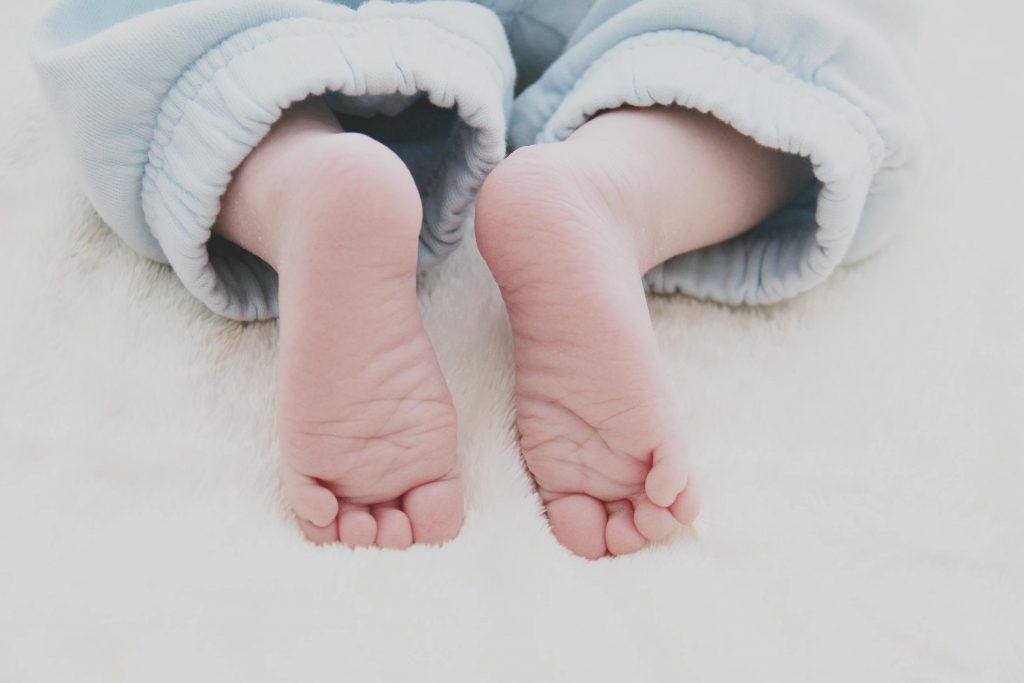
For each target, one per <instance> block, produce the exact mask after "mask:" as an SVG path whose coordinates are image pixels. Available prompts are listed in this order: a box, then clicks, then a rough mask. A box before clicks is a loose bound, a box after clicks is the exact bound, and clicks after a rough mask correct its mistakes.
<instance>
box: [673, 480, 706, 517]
mask: <svg viewBox="0 0 1024 683" xmlns="http://www.w3.org/2000/svg"><path fill="white" fill-rule="evenodd" d="M669 509H670V510H671V511H672V516H673V517H675V518H676V520H677V521H678V522H679V523H680V524H692V523H693V520H695V519H697V515H698V514H699V513H700V495H699V494H698V493H697V486H696V485H695V484H694V482H693V480H692V479H691V480H690V483H689V485H688V486H687V487H686V489H685V490H684V491H683V492H682V493H680V494H679V496H678V497H676V499H675V501H673V502H672V507H670V508H669Z"/></svg>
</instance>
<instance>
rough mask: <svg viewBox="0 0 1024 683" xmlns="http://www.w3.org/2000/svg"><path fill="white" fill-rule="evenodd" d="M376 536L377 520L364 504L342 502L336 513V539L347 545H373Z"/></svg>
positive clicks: (355, 546)
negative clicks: (337, 513) (338, 512)
mask: <svg viewBox="0 0 1024 683" xmlns="http://www.w3.org/2000/svg"><path fill="white" fill-rule="evenodd" d="M376 538H377V521H376V520H375V519H374V518H373V515H371V514H370V511H369V509H368V508H367V507H366V506H365V505H352V504H350V503H342V505H341V514H340V515H338V539H339V540H340V541H341V542H342V543H344V544H345V545H347V546H351V547H353V548H358V547H361V546H369V545H373V542H374V541H375V540H376Z"/></svg>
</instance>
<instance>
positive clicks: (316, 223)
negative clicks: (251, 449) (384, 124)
mask: <svg viewBox="0 0 1024 683" xmlns="http://www.w3.org/2000/svg"><path fill="white" fill-rule="evenodd" d="M315 142H316V144H315V145H313V144H310V145H309V146H308V148H307V149H305V150H303V149H302V145H303V141H295V142H294V143H293V146H292V150H291V151H292V152H293V153H294V154H295V155H296V159H302V161H301V163H300V164H298V166H297V167H296V168H294V169H293V172H292V173H290V174H288V176H287V177H286V178H284V179H283V182H285V183H288V184H289V186H290V187H289V189H288V190H287V191H286V192H284V193H283V195H282V196H285V197H287V199H286V200H285V204H286V205H283V206H282V207H281V208H282V216H288V217H289V223H290V226H291V230H292V234H291V235H290V236H289V238H288V239H287V240H285V241H284V242H283V244H282V248H281V252H280V257H279V260H280V275H281V287H280V298H281V320H280V381H279V387H278V397H279V398H278V405H279V414H278V425H279V431H280V440H281V451H282V477H283V483H284V490H285V493H286V496H287V498H288V500H289V501H290V502H291V504H292V506H293V508H294V509H295V512H296V514H297V515H298V517H299V520H300V523H301V525H302V528H303V530H304V531H305V533H306V536H308V537H309V538H310V539H311V540H314V541H317V542H321V543H324V542H331V541H341V542H342V543H345V544H347V545H350V546H368V545H378V546H381V547H385V548H405V547H408V546H409V545H411V544H412V543H442V542H444V541H447V540H449V539H451V538H454V537H455V535H456V534H457V533H458V531H459V528H460V527H461V525H462V515H463V509H462V506H463V499H462V488H461V485H460V482H459V478H458V472H457V469H456V419H455V411H454V408H453V406H452V401H451V396H450V395H449V393H448V388H447V386H446V384H445V382H444V379H443V378H442V376H441V371H440V367H439V366H438V363H437V358H436V357H435V355H434V351H433V348H432V347H431V344H430V341H429V339H428V338H427V335H426V333H425V331H424V329H423V325H422V322H421V320H420V315H419V310H418V307H417V300H416V258H417V244H418V240H417V235H418V234H419V229H420V221H421V209H420V197H419V193H418V191H417V190H416V186H415V184H414V183H413V180H412V177H411V176H410V174H409V171H408V170H407V169H406V167H405V165H404V164H403V163H402V161H401V160H400V159H398V158H397V157H396V156H394V154H392V153H391V152H390V151H389V150H388V149H387V148H386V147H384V146H383V145H380V144H379V143H377V142H375V141H373V140H371V139H370V138H367V137H364V136H361V135H357V134H348V133H345V134H339V135H334V136H330V137H329V138H327V139H317V140H315Z"/></svg>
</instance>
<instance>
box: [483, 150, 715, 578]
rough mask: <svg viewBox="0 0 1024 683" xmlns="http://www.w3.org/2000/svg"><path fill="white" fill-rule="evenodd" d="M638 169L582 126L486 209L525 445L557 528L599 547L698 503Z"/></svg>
mask: <svg viewBox="0 0 1024 683" xmlns="http://www.w3.org/2000/svg"><path fill="white" fill-rule="evenodd" d="M633 182H643V181H642V179H636V178H635V177H631V176H630V174H627V173H626V172H625V170H624V169H623V168H621V167H616V166H615V164H614V163H609V159H608V158H607V157H602V156H600V155H592V154H590V153H589V150H587V149H584V148H582V147H579V148H578V147H577V146H575V145H574V144H573V142H572V141H571V140H570V141H569V142H564V143H558V144H552V145H538V146H533V147H526V148H522V149H520V150H517V151H516V152H515V153H513V154H512V155H511V156H510V157H509V158H508V159H507V160H506V161H505V162H503V163H502V164H501V165H500V166H499V167H498V168H497V169H496V170H495V171H494V172H493V173H492V174H491V176H490V177H489V178H488V180H487V181H486V183H485V185H484V188H483V191H482V193H481V197H480V201H479V203H478V209H477V241H478V245H479V247H480V251H481V253H482V254H483V256H484V258H485V259H486V261H487V263H488V265H489V266H490V268H491V271H492V272H493V274H494V277H495V279H496V280H497V281H498V284H499V286H500V287H501V291H502V296H503V297H504V299H505V302H506V305H507V307H508V313H509V318H510V321H511V325H512V332H513V337H514V344H515V363H516V406H517V412H518V426H519V432H520V436H521V444H522V449H523V456H524V459H525V461H526V465H527V467H528V468H529V470H530V472H531V473H532V474H533V477H534V479H535V480H536V483H537V487H538V489H539V492H540V496H541V498H542V500H543V501H544V503H545V505H546V507H547V515H548V521H549V522H550V525H551V529H552V531H553V532H554V534H555V536H556V538H557V539H558V540H559V541H560V542H561V543H562V544H563V545H565V546H566V547H567V548H568V549H569V550H571V551H572V552H574V553H576V554H578V555H581V556H583V557H587V558H597V557H601V556H603V555H606V554H609V553H610V554H612V555H622V554H626V553H632V552H635V551H637V550H639V549H641V548H642V547H644V546H645V545H646V544H647V543H648V542H650V541H655V540H659V539H661V538H663V537H665V536H666V535H668V534H669V533H670V532H671V531H672V530H673V529H674V528H676V527H677V525H678V524H680V523H681V524H688V523H690V522H692V521H693V519H694V518H695V517H696V515H697V508H698V502H697V496H696V491H695V487H694V486H693V483H692V481H691V479H690V474H689V468H688V464H687V455H686V445H685V441H684V438H683V434H682V430H681V428H680V425H679V417H678V412H677V411H676V409H675V407H674V404H673V398H672V392H671V390H670V387H669V386H668V384H667V380H666V378H665V376H664V373H663V372H662V371H661V369H660V368H659V363H658V349H657V346H656V341H655V338H654V333H653V330H652V328H651V322H650V318H649V315H648V310H647V304H646V299H645V296H644V291H643V287H642V284H641V266H640V264H639V261H638V257H637V253H636V249H635V247H634V240H633V235H634V233H635V232H636V231H637V230H643V228H644V226H643V225H642V224H640V221H641V220H642V218H641V217H640V216H637V215H636V212H635V211H633V210H632V208H631V207H632V206H633V205H634V204H635V202H633V201H627V199H628V198H629V197H630V196H631V195H633V194H634V193H635V191H636V188H634V187H632V185H631V183H633Z"/></svg>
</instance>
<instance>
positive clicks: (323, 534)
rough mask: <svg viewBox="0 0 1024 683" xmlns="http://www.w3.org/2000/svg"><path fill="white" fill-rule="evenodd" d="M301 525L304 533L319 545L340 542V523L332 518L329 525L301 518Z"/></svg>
mask: <svg viewBox="0 0 1024 683" xmlns="http://www.w3.org/2000/svg"><path fill="white" fill-rule="evenodd" d="M299 527H300V528H301V529H302V533H303V535H304V536H305V537H306V538H307V539H309V540H310V541H312V542H313V543H316V544H317V545H327V544H329V543H337V542H338V525H337V524H335V523H334V520H331V522H330V524H328V525H327V526H317V525H316V524H313V523H312V522H307V521H306V520H304V519H302V518H301V517H300V518H299Z"/></svg>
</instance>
